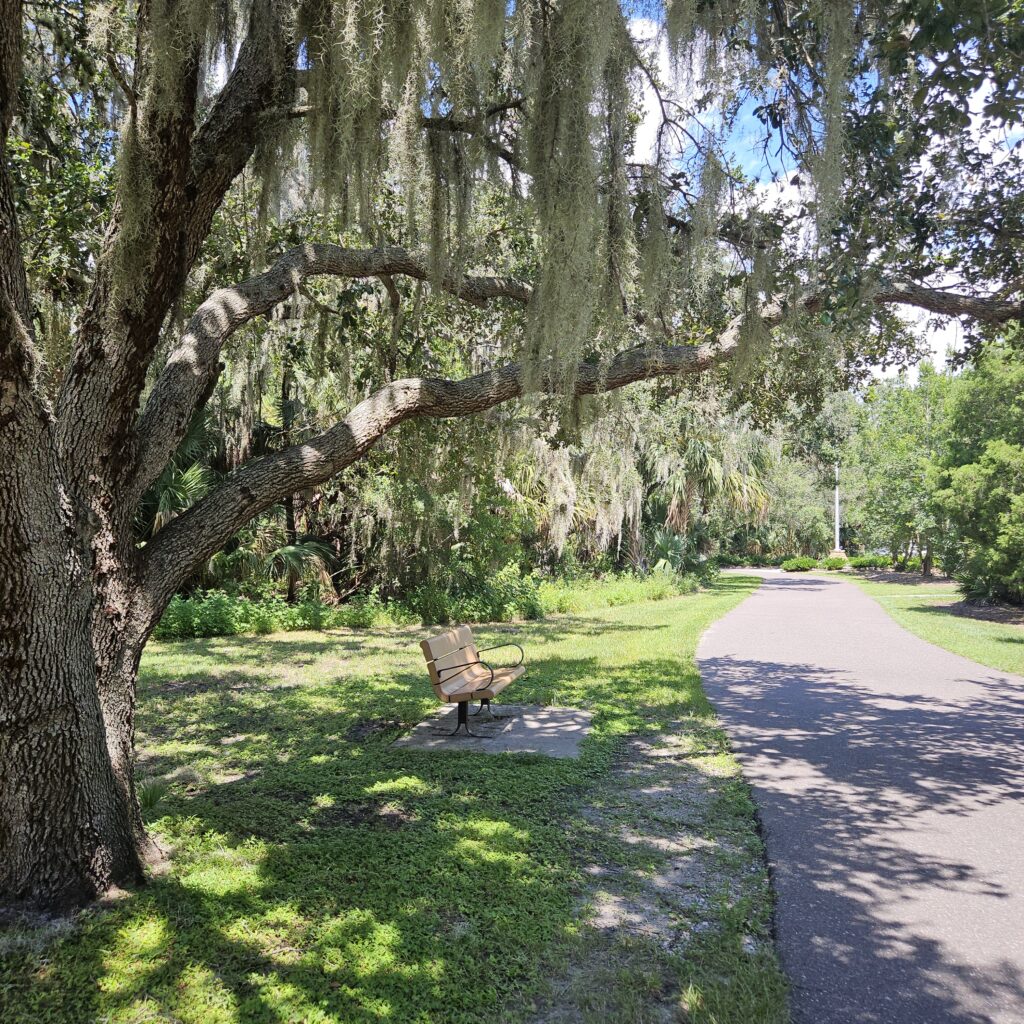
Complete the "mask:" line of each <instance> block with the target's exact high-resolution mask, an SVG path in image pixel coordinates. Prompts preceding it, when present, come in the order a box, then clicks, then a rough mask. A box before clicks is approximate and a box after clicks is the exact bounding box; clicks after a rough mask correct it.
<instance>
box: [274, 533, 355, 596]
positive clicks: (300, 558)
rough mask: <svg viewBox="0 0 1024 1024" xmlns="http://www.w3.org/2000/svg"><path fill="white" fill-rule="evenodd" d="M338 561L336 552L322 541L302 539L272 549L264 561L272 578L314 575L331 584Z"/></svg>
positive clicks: (328, 584) (300, 577) (297, 577)
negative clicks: (332, 574)
mask: <svg viewBox="0 0 1024 1024" xmlns="http://www.w3.org/2000/svg"><path fill="white" fill-rule="evenodd" d="M336 563H337V559H336V558H335V555H334V552H333V551H332V550H331V549H330V547H328V545H326V544H324V543H323V542H322V541H318V540H300V541H297V542H296V543H295V544H285V545H283V546H281V547H279V548H276V549H275V550H273V551H271V552H270V554H269V555H267V556H266V558H265V559H264V561H263V571H264V573H265V574H266V575H267V576H268V577H270V578H271V579H289V578H291V579H302V578H303V577H306V576H312V577H314V578H315V579H318V580H319V581H320V582H321V583H323V584H324V585H326V586H331V585H332V580H331V572H332V570H333V569H334V567H335V565H336Z"/></svg>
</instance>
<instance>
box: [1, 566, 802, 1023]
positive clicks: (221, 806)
mask: <svg viewBox="0 0 1024 1024" xmlns="http://www.w3.org/2000/svg"><path fill="white" fill-rule="evenodd" d="M756 585H757V581H755V580H751V579H743V578H739V577H732V578H729V579H726V580H723V581H721V582H720V583H718V584H716V585H715V586H714V587H712V588H711V589H710V590H708V591H705V592H704V593H701V594H696V595H691V596H685V597H676V598H671V599H667V600H663V601H658V602H648V603H643V604H634V605H629V606H622V607H616V608H610V609H605V610H601V611H595V612H592V613H588V614H586V615H577V616H572V617H568V616H567V617H561V618H555V619H549V620H547V621H543V622H539V623H530V624H522V625H518V624H517V625H515V626H504V627H495V628H484V627H481V628H479V629H478V630H477V633H478V635H479V637H480V639H481V641H482V642H491V643H494V642H498V641H500V640H501V639H502V638H505V637H514V639H516V640H517V641H518V642H520V643H522V644H523V645H524V646H525V648H526V652H527V660H528V665H529V673H528V675H527V677H526V678H525V679H523V680H520V681H519V682H518V683H517V684H516V685H515V686H514V687H513V689H512V690H510V691H509V694H508V696H509V699H510V700H514V701H516V702H523V703H528V702H536V703H552V704H564V705H572V706H576V707H583V708H588V709H590V710H592V711H593V712H595V719H594V722H595V728H594V732H593V734H592V735H591V737H589V738H588V739H587V740H586V741H585V742H584V748H583V749H584V753H583V756H582V758H581V759H580V760H579V761H575V762H573V761H556V760H551V759H548V758H544V757H540V756H530V755H527V756H524V755H516V756H489V755H482V754H473V753H469V752H457V751H456V752H443V753H427V752H418V751H412V750H407V749H400V748H395V747H393V746H392V745H391V741H392V740H393V739H394V738H395V737H396V736H397V735H398V734H399V732H400V731H401V730H402V728H403V727H404V726H406V725H408V724H411V723H413V722H415V721H417V720H419V719H420V718H421V717H422V716H423V715H424V714H426V713H427V712H429V711H431V710H433V709H434V708H435V707H436V701H435V699H434V697H433V695H432V693H431V691H430V688H429V685H428V683H427V680H426V673H425V668H424V666H423V664H422V659H421V656H420V653H419V649H418V640H419V638H420V637H421V636H422V635H424V633H425V631H424V630H422V629H419V628H392V629H371V630H358V631H356V630H335V631H331V632H329V633H288V634H276V635H273V636H269V637H259V638H255V637H231V638H220V639H209V640H201V641H187V642H177V643H154V644H152V645H151V646H150V647H149V649H148V650H147V652H146V655H145V658H144V661H143V669H142V683H141V693H140V721H139V749H140V759H141V760H140V771H139V774H140V777H141V778H142V779H144V780H147V785H146V789H145V800H144V803H145V804H149V805H150V806H149V809H148V811H147V815H148V819H149V821H150V824H151V827H152V828H153V829H154V830H155V831H156V832H158V833H159V834H160V836H161V837H162V838H163V841H164V843H165V844H166V845H169V846H171V847H173V850H174V854H173V857H172V858H171V860H170V866H169V868H168V869H167V870H166V872H165V873H163V874H162V875H160V876H159V877H156V878H154V879H153V881H152V882H151V883H150V884H149V885H148V886H146V887H145V888H144V889H143V890H142V891H139V892H135V893H131V894H126V895H123V896H121V897H120V898H116V899H113V900H111V901H109V902H108V904H106V905H105V906H103V907H99V908H94V909H93V910H90V911H89V912H87V913H86V914H84V915H82V916H80V917H79V918H78V920H77V921H76V922H75V923H73V924H68V923H60V922H58V923H55V924H53V925H51V926H50V927H49V928H44V927H40V926H38V925H36V926H34V927H28V926H22V927H15V928H12V929H8V931H7V933H6V934H5V935H0V955H2V957H3V959H2V963H0V1019H2V1020H3V1021H4V1024H18V1022H26V1024H27V1022H30V1021H31V1022H33V1024H41V1022H56V1021H60V1022H67V1024H72V1022H73V1024H82V1022H85V1021H103V1022H121V1024H127V1022H138V1024H142V1022H150V1021H152V1022H157V1021H159V1022H172V1021H174V1022H182V1024H186V1022H187V1024H191V1022H196V1024H199V1022H202V1024H220V1022H236V1021H237V1022H242V1021H245V1022H249V1021H260V1022H264V1021H265V1022H275V1024H278V1022H285V1021H287V1022H295V1024H297V1022H303V1024H316V1022H326V1021H331V1022H339V1024H350V1022H351V1024H355V1022H370V1021H373V1022H381V1021H394V1022H396V1024H399V1022H400V1024H407V1022H413V1021H416V1022H431V1024H433V1022H448V1021H451V1022H456V1021H466V1022H469V1021H488V1022H502V1024H504V1022H513V1024H514V1022H516V1021H534V1022H538V1024H539V1022H541V1021H543V1022H545V1024H547V1022H552V1021H562V1020H566V1021H569V1020H572V1021H588V1020H593V1021H601V1022H613V1021H620V1022H623V1024H624V1022H627V1021H628V1022H630V1024H641V1022H646V1021H660V1020H665V1019H673V1018H674V1017H675V1016H676V1015H677V1014H681V1015H682V1017H683V1019H685V1020H689V1021H694V1022H704V1024H726V1022H735V1024H752V1022H755V1021H756V1022H758V1024H772V1022H783V1021H785V1020H786V1019H787V1018H786V1011H785V993H784V984H783V981H782V978H781V975H780V973H779V969H778V966H777V963H776V960H775V954H774V950H773V947H772V944H771V938H770V909H771V908H770V895H769V889H768V884H767V877H766V874H765V871H764V866H763V863H762V861H761V847H760V842H759V840H758V837H757V834H756V829H755V825H754V817H753V806H752V804H751V801H750V798H749V794H748V792H747V789H746V786H745V784H744V783H743V782H742V780H741V779H740V777H739V773H738V769H737V766H736V762H735V760H734V759H733V757H732V755H731V754H730V753H729V752H728V748H727V745H726V741H725V739H724V736H723V734H722V733H721V732H720V730H719V729H718V728H717V726H716V725H715V722H714V718H713V715H712V713H711V710H710V707H709V705H708V703H707V701H706V700H705V698H704V696H703V694H702V692H701V688H700V681H699V677H698V673H697V670H696V667H695V664H694V660H693V654H694V650H695V647H696V643H697V640H698V638H699V636H700V634H701V633H702V632H703V631H704V630H705V629H706V627H707V626H708V625H709V624H710V623H711V622H713V621H714V620H715V619H717V618H718V617H719V616H721V615H722V614H723V613H725V612H726V611H727V610H729V609H730V608H732V607H733V606H734V605H735V604H736V603H737V602H738V601H740V600H741V599H742V598H743V597H745V596H746V595H747V594H748V593H749V592H750V591H751V590H752V589H753V588H754V587H755V586H756ZM666 737H668V739H666ZM668 742H671V743H672V744H673V746H672V747H671V749H670V750H669V749H668V748H666V747H661V746H659V744H661V743H668ZM638 744H639V745H643V744H646V747H645V749H646V750H647V752H648V755H649V756H648V757H647V760H646V761H644V762H643V765H642V767H640V768H638V767H637V764H638V763H639V762H635V761H631V760H630V758H631V757H633V756H634V754H632V753H631V751H634V750H635V749H636V748H637V745H638ZM666 751H667V752H668V753H670V754H671V756H670V757H663V756H661V755H662V754H664V753H666ZM662 762H664V763H665V764H666V765H667V766H669V767H665V768H664V769H662V768H661V767H659V766H660V765H661V764H662ZM666 772H671V773H672V774H665V773H666ZM659 773H660V774H659ZM651 779H653V780H654V783H655V784H654V785H651V784H650V782H651ZM630 780H632V781H630ZM659 780H661V781H660V782H659ZM665 780H672V781H670V782H666V781H665ZM627 784H628V786H632V787H633V788H632V789H629V788H628V787H627ZM637 786H639V787H640V788H639V789H638V788H636V787H637ZM676 787H683V788H684V789H685V788H686V787H689V789H688V790H687V792H689V793H690V796H691V798H690V802H689V804H688V805H687V806H689V807H691V809H693V812H694V813H693V816H692V817H691V818H690V819H684V818H681V817H678V816H677V817H676V818H675V819H673V821H672V822H669V821H668V820H667V819H668V817H669V815H667V813H666V814H664V815H663V818H664V819H665V820H662V819H659V817H658V813H657V807H658V806H659V805H658V804H657V803H655V804H653V805H652V806H653V807H654V810H653V811H652V810H649V809H645V808H646V805H644V804H642V797H641V796H639V795H638V794H645V793H659V792H660V793H663V795H665V796H667V797H670V798H671V797H672V796H673V795H674V793H675V788H676ZM698 790H699V791H698ZM664 806H667V805H664ZM670 828H671V829H674V831H673V832H672V834H673V835H674V836H676V837H677V840H678V838H679V837H680V836H682V837H684V838H686V840H687V843H688V844H689V847H692V848H694V849H698V848H699V849H700V850H702V851H704V852H705V853H706V854H707V858H709V859H706V860H705V861H702V864H706V866H707V870H704V871H703V874H702V876H701V877H702V878H703V882H702V884H699V885H697V884H696V883H693V884H692V888H693V892H694V893H695V895H694V896H693V898H692V899H691V900H690V902H689V903H684V904H673V903H671V901H670V902H669V904H667V905H666V906H663V907H662V908H661V910H660V913H661V914H662V917H663V918H664V919H665V920H668V921H669V922H670V924H671V931H670V934H669V935H668V938H665V937H664V936H662V935H652V936H647V935H646V933H644V932H643V930H641V932H640V933H636V932H635V931H634V932H632V933H629V934H625V933H623V935H619V934H618V932H617V931H615V930H614V929H613V930H612V931H609V930H608V929H605V930H602V929H601V928H600V927H598V926H597V925H595V924H592V923H588V922H589V918H590V915H591V914H592V913H596V909H595V908H599V907H600V906H601V905H602V904H601V900H602V899H604V901H605V905H606V904H607V903H608V901H609V900H611V899H612V897H610V896H608V895H607V886H611V887H612V888H614V889H615V892H616V893H620V894H621V893H625V894H626V895H625V896H621V897H620V896H615V897H614V898H615V899H617V900H618V904H616V905H618V906H620V907H621V906H622V905H624V904H623V900H627V902H628V894H629V893H630V892H631V891H633V890H634V889H637V888H638V887H640V886H642V885H644V884H647V883H652V884H653V883H654V882H657V881H658V880H659V879H661V878H662V877H667V876H665V875H664V872H666V871H667V870H668V869H669V868H671V869H672V870H673V871H676V872H677V874H678V873H679V872H680V871H681V870H682V869H681V868H680V867H679V865H680V864H682V863H683V862H684V860H685V858H683V857H680V849H682V846H683V845H685V844H681V843H680V842H678V841H675V842H674V845H673V843H669V842H668V841H666V840H664V839H663V838H660V839H659V837H663V836H664V835H665V834H667V831H666V830H668V829H670ZM703 855H704V854H702V856H703ZM694 863H696V861H694ZM712 868H713V870H712ZM602 873H603V874H604V876H605V878H606V880H607V879H611V881H607V886H606V882H605V881H600V882H597V881H595V876H597V875H601V874H602ZM686 884H691V883H686ZM602 886H606V888H605V889H602V888H601V887H602ZM616 887H617V888H616ZM648 888H650V885H648ZM679 891H682V890H679ZM687 891H689V890H687ZM602 893H604V895H603V896H602ZM665 1007H668V1008H669V1012H670V1013H671V1016H668V1017H666V1016H665Z"/></svg>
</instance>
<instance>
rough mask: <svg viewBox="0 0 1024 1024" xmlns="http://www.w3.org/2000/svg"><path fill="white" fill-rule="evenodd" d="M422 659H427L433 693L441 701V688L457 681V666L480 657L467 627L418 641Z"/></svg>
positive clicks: (442, 693) (459, 627)
mask: <svg viewBox="0 0 1024 1024" xmlns="http://www.w3.org/2000/svg"><path fill="white" fill-rule="evenodd" d="M420 649H421V650H422V651H423V657H424V658H426V659H427V671H428V672H429V673H430V682H431V683H432V684H433V686H434V692H435V693H436V694H437V695H438V697H440V698H441V699H442V700H444V699H445V697H446V695H445V692H444V690H443V689H442V687H443V686H444V685H445V684H446V683H449V684H450V683H451V682H452V681H453V680H455V679H458V677H459V675H460V674H461V672H460V670H459V668H458V667H457V666H461V665H465V664H467V663H475V662H478V661H479V660H480V655H479V653H478V652H477V649H476V643H475V642H474V640H473V631H472V630H471V629H470V628H469V626H456V627H455V628H454V629H449V630H448V631H447V632H446V633H441V634H440V635H439V636H432V637H428V638H427V639H426V640H421V641H420Z"/></svg>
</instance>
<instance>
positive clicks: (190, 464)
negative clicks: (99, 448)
mask: <svg viewBox="0 0 1024 1024" xmlns="http://www.w3.org/2000/svg"><path fill="white" fill-rule="evenodd" d="M214 446H215V438H214V433H213V431H212V429H211V427H210V424H209V422H208V420H207V418H206V417H205V416H197V417H196V418H195V419H194V420H193V421H192V424H191V425H190V427H189V430H188V433H187V434H186V436H185V439H184V440H183V441H182V442H181V445H180V446H179V447H178V450H177V451H176V452H175V454H174V457H173V458H172V459H171V461H170V462H169V463H168V465H167V468H166V469H165V470H164V471H163V473H161V474H160V477H159V478H158V479H157V481H156V483H154V484H153V486H152V487H150V489H149V490H148V491H147V492H146V494H145V496H144V497H143V499H142V502H141V503H140V506H139V512H138V515H137V516H136V532H137V533H138V535H139V537H140V538H141V539H143V540H148V539H150V538H152V537H154V536H156V534H157V533H159V532H160V530H162V529H163V528H164V527H165V526H166V525H167V524H168V523H169V522H171V520H173V519H175V518H177V517H178V516H179V515H181V513H182V512H184V511H185V510H186V509H189V508H191V507H192V506H193V505H195V504H196V502H198V501H199V500H200V499H202V498H204V497H206V495H207V494H208V493H209V491H210V488H211V487H212V486H213V484H214V482H215V479H216V477H215V474H214V473H213V472H212V470H210V469H209V468H208V467H207V466H206V465H204V460H205V459H206V458H208V457H209V456H210V455H211V454H212V452H213V449H214Z"/></svg>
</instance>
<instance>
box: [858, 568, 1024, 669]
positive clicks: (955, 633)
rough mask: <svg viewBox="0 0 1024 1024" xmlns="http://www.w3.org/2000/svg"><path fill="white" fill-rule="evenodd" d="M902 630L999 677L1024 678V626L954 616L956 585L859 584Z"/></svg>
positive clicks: (862, 581) (956, 595) (867, 582)
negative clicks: (1009, 674) (1007, 674)
mask: <svg viewBox="0 0 1024 1024" xmlns="http://www.w3.org/2000/svg"><path fill="white" fill-rule="evenodd" d="M853 578H854V579H855V581H856V583H857V585H858V586H859V587H860V588H861V589H862V590H864V591H865V592H866V593H868V594H869V595H870V596H871V597H873V598H874V599H875V600H876V601H877V602H878V603H879V604H880V605H881V606H882V607H883V608H884V609H885V610H886V611H887V612H888V613H889V614H890V615H891V616H892V617H893V618H894V619H895V620H896V621H897V622H898V623H899V624H900V625H901V626H903V627H904V628H905V629H909V630H910V632H911V633H916V634H917V636H919V637H921V638H922V639H923V640H927V641H928V642H929V643H933V644H936V645H937V646H938V647H944V648H945V649H946V650H947V651H952V652H953V653H954V654H960V655H962V656H963V657H965V658H970V659H971V660H972V661H976V662H978V664H980V665H987V666H988V667H989V668H994V669H997V670H998V671H1000V672H1014V673H1016V674H1017V675H1024V626H1019V625H1014V624H1013V623H1003V622H986V621H983V620H981V619H972V618H967V617H965V616H961V615H953V614H951V613H950V612H949V611H947V608H948V606H949V605H951V604H954V603H955V602H957V601H959V600H960V593H959V591H958V590H957V587H956V584H954V583H949V584H948V585H947V584H936V583H917V584H915V583H879V582H875V581H873V580H863V579H856V577H853Z"/></svg>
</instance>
